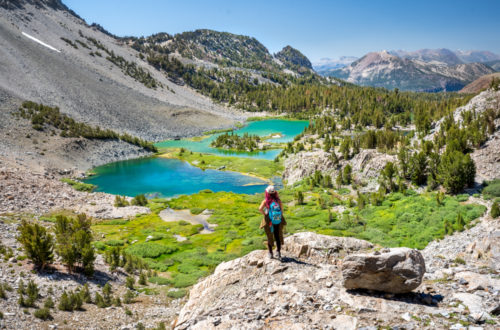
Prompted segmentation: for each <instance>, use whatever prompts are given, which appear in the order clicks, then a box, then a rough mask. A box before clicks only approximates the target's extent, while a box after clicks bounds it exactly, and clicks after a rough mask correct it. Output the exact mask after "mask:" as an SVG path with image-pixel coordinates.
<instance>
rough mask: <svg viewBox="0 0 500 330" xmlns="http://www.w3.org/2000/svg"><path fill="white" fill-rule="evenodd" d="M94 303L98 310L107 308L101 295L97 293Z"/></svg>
mask: <svg viewBox="0 0 500 330" xmlns="http://www.w3.org/2000/svg"><path fill="white" fill-rule="evenodd" d="M94 302H95V304H96V305H97V307H99V308H105V307H108V306H106V302H105V301H104V298H103V297H102V296H101V294H100V293H99V292H96V293H95V297H94Z"/></svg>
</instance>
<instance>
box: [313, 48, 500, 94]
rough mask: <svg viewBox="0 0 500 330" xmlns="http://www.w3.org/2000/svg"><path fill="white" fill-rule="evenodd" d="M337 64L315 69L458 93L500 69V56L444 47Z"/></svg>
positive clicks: (356, 79)
mask: <svg viewBox="0 0 500 330" xmlns="http://www.w3.org/2000/svg"><path fill="white" fill-rule="evenodd" d="M328 65H331V67H330V68H329V67H328ZM335 65H337V67H336V68H334V67H335ZM338 65H339V64H338V63H335V62H333V61H332V62H329V63H326V64H323V65H322V66H314V68H315V69H316V70H317V72H318V73H320V74H322V75H325V76H332V77H336V78H340V79H344V80H346V81H348V82H351V83H354V84H359V85H367V86H376V87H385V88H388V89H393V88H399V89H401V90H413V91H430V92H436V91H458V90H460V89H462V88H463V87H464V86H465V85H467V84H468V83H470V82H472V81H474V80H475V79H477V78H479V77H481V76H483V75H486V74H491V73H493V72H495V71H496V70H499V66H500V55H496V54H494V53H491V52H489V51H456V52H453V51H451V50H449V49H444V48H441V49H421V50H417V51H413V52H408V51H404V50H396V51H389V52H388V51H382V52H372V53H368V54H366V55H365V56H363V57H362V58H360V59H358V60H356V61H353V62H352V63H350V64H348V65H344V66H343V67H339V66H338Z"/></svg>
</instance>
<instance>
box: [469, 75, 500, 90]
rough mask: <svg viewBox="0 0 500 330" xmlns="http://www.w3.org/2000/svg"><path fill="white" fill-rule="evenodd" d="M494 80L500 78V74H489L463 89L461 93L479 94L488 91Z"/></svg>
mask: <svg viewBox="0 0 500 330" xmlns="http://www.w3.org/2000/svg"><path fill="white" fill-rule="evenodd" d="M493 78H500V72H496V73H491V74H487V75H485V76H481V77H479V78H477V79H476V80H474V81H473V82H471V83H470V84H468V85H467V86H465V87H464V88H462V89H461V90H460V93H479V92H480V91H482V90H484V89H487V88H488V87H490V83H491V81H492V80H493Z"/></svg>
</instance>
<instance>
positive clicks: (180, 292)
mask: <svg viewBox="0 0 500 330" xmlns="http://www.w3.org/2000/svg"><path fill="white" fill-rule="evenodd" d="M186 294H187V291H186V290H185V289H179V290H172V291H168V292H167V296H168V297H170V298H174V299H179V298H182V297H184V296H185V295H186Z"/></svg>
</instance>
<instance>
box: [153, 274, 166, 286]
mask: <svg viewBox="0 0 500 330" xmlns="http://www.w3.org/2000/svg"><path fill="white" fill-rule="evenodd" d="M149 282H150V283H154V284H158V285H169V284H170V280H169V279H168V278H166V277H159V276H153V277H150V278H149Z"/></svg>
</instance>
